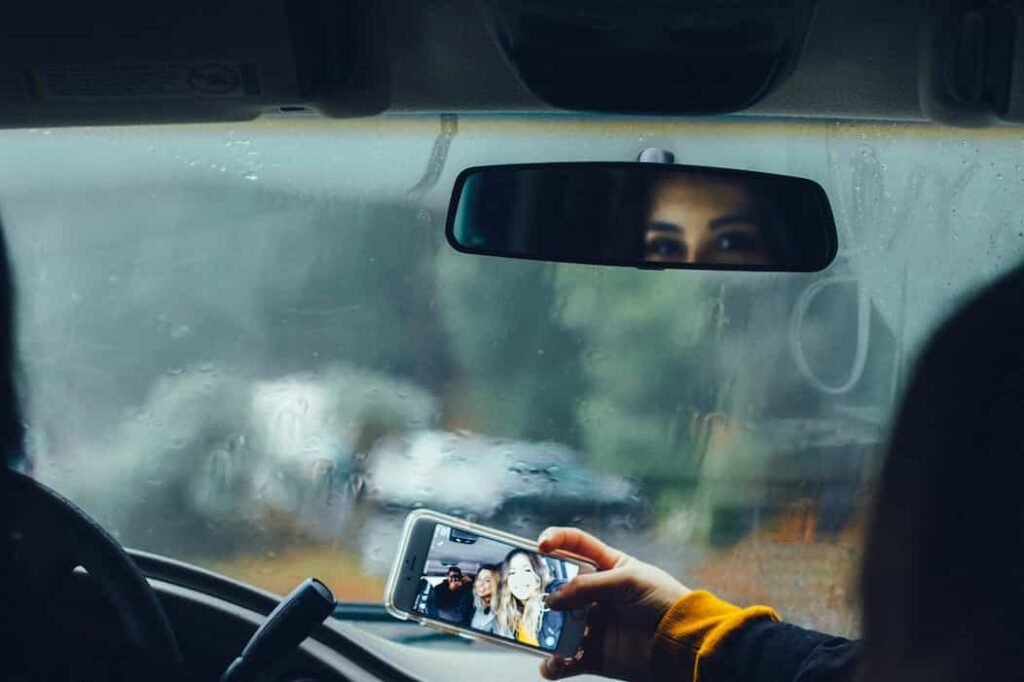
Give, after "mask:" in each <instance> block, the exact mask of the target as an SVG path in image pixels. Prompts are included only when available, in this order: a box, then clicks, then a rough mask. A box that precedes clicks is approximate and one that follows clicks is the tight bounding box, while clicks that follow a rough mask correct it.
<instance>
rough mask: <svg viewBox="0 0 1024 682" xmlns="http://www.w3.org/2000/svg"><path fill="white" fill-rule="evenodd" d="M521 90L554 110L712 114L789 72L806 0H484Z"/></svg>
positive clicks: (808, 8)
mask: <svg viewBox="0 0 1024 682" xmlns="http://www.w3.org/2000/svg"><path fill="white" fill-rule="evenodd" d="M486 4H487V7H488V10H489V14H490V19H491V22H492V26H493V29H494V33H495V37H496V38H497V40H498V42H499V44H500V46H501V48H502V50H503V51H504V53H505V56H506V57H507V58H508V60H509V61H510V62H511V64H512V66H513V68H514V69H515V71H516V73H517V74H518V76H519V78H520V79H521V80H522V82H523V84H524V85H525V87H526V88H528V89H529V90H530V91H531V92H533V94H535V95H536V96H537V97H539V98H541V99H542V100H544V101H545V102H547V103H549V104H551V105H553V106H556V107H560V108H563V109H571V110H580V111H596V112H614V113H637V114H687V115H702V114H719V113H727V112H732V111H738V110H741V109H745V108H747V107H749V106H751V105H752V104H754V103H755V102H757V101H758V100H759V99H761V98H762V97H763V96H764V95H766V94H767V93H768V92H770V91H772V90H773V89H774V88H776V87H777V86H778V85H779V84H780V83H782V82H783V81H784V80H785V78H786V77H787V76H788V75H789V74H790V73H791V72H792V70H793V67H794V66H795V65H796V62H797V58H798V56H799V53H800V50H801V48H802V46H803V43H804V38H805V37H806V34H807V30H808V27H809V25H810V21H811V16H812V14H813V10H814V5H815V2H814V0H768V1H765V0H734V1H732V2H723V1H721V0H718V1H715V0H702V1H697V0H689V1H687V0H681V1H678V2H676V1H672V2H669V1H667V0H647V1H644V0H641V1H636V0H634V1H632V2H628V1H623V0H487V3H486Z"/></svg>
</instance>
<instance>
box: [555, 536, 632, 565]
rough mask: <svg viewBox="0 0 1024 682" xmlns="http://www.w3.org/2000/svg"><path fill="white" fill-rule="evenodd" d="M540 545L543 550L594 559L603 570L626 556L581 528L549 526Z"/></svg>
mask: <svg viewBox="0 0 1024 682" xmlns="http://www.w3.org/2000/svg"><path fill="white" fill-rule="evenodd" d="M538 545H539V549H540V551H542V552H554V551H555V550H562V551H563V552H572V553H573V554H578V555H580V556H581V557H583V558H585V559H590V560H591V561H593V562H594V563H595V564H597V568H598V569H599V570H602V571H606V570H608V569H609V568H612V567H613V566H615V565H616V564H617V563H618V562H619V561H621V560H622V559H623V558H624V557H625V555H624V554H623V553H622V552H620V551H619V550H617V549H612V548H611V547H609V546H608V545H606V544H604V543H603V542H601V541H600V540H598V539H597V538H595V537H594V536H593V535H591V534H590V533H587V532H585V531H582V530H580V529H579V528H560V527H555V528H548V529H547V530H545V531H544V532H543V533H541V534H540V539H539V540H538Z"/></svg>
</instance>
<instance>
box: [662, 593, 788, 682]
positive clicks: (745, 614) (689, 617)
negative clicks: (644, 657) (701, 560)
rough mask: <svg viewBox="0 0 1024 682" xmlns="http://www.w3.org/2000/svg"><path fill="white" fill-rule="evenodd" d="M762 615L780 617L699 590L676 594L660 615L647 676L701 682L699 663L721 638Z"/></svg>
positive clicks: (773, 613)
mask: <svg viewBox="0 0 1024 682" xmlns="http://www.w3.org/2000/svg"><path fill="white" fill-rule="evenodd" d="M765 618H767V619H769V620H773V621H778V620H780V618H779V615H778V614H777V613H775V611H774V610H772V609H770V608H768V607H767V606H752V607H750V608H746V609H741V608H740V607H738V606H733V605H732V604H730V603H728V602H725V601H722V600H721V599H719V598H718V597H716V596H715V595H713V594H711V593H710V592H705V591H703V590H697V591H694V592H690V593H689V594H687V595H686V596H684V597H680V598H679V599H677V600H676V602H675V603H674V604H672V606H671V607H670V608H669V610H668V611H666V612H665V615H664V616H662V618H661V622H660V623H659V624H658V630H657V632H655V635H654V648H653V651H652V656H651V679H652V680H655V681H656V682H660V681H661V680H665V681H666V682H668V681H669V680H671V681H672V682H690V681H691V680H692V682H702V678H701V663H702V661H703V660H704V659H706V658H707V657H709V656H711V655H713V654H714V653H715V649H716V647H718V646H719V645H720V644H721V642H722V640H723V639H725V638H726V637H728V636H729V635H730V634H731V633H733V632H736V631H737V630H740V629H742V628H743V627H744V626H745V625H746V624H748V623H750V622H751V621H755V620H761V619H765ZM687 675H689V677H688V676H687Z"/></svg>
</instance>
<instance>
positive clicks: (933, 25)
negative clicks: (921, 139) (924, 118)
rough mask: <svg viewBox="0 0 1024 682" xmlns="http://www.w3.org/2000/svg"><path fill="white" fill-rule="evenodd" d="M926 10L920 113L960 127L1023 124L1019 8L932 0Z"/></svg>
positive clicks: (1023, 11) (1023, 14) (975, 0)
mask: <svg viewBox="0 0 1024 682" xmlns="http://www.w3.org/2000/svg"><path fill="white" fill-rule="evenodd" d="M931 10H932V11H931V12H930V14H929V16H930V21H929V24H928V26H927V28H926V30H925V36H924V40H923V41H922V52H921V78H920V81H919V83H920V88H919V89H920V99H921V107H922V109H923V110H924V112H925V114H927V115H928V117H929V118H931V119H932V120H935V121H939V122H941V123H945V124H948V125H956V126H963V127H984V126H990V125H996V124H998V123H1000V122H1012V123H1024V7H1022V6H1021V5H1020V3H1000V4H995V3H990V2H982V1H979V0H933V3H932V7H931Z"/></svg>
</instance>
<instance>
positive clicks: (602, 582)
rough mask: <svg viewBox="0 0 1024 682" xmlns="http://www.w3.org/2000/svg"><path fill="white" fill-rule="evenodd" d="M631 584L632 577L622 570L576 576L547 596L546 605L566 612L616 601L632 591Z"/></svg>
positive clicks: (616, 569) (632, 582) (614, 569)
mask: <svg viewBox="0 0 1024 682" xmlns="http://www.w3.org/2000/svg"><path fill="white" fill-rule="evenodd" d="M633 584H634V581H633V577H632V576H631V575H630V574H629V573H628V572H627V571H626V569H623V568H613V569H612V570H610V571H599V572H597V573H588V574H586V575H578V576H576V577H575V578H573V579H572V580H570V581H569V582H568V583H566V584H565V585H563V586H562V588H561V589H559V590H558V591H556V592H552V593H551V594H549V595H548V598H547V604H548V606H549V607H550V608H552V609H556V610H558V611H568V610H571V609H579V608H582V607H584V606H589V605H590V604H593V603H594V602H597V603H602V602H612V601H617V600H620V599H622V597H623V596H624V595H625V594H627V593H628V592H629V591H630V590H632V589H633Z"/></svg>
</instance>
